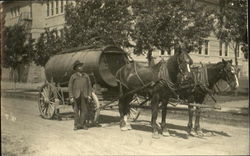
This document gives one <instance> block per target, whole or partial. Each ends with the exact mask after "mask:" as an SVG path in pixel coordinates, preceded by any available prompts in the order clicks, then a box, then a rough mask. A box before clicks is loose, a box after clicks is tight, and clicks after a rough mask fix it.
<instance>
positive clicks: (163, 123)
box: [161, 100, 170, 137]
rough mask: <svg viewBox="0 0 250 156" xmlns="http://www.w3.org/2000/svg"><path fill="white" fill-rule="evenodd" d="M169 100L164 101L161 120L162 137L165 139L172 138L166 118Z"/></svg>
mask: <svg viewBox="0 0 250 156" xmlns="http://www.w3.org/2000/svg"><path fill="white" fill-rule="evenodd" d="M167 103H168V102H167V100H162V115H161V117H162V119H161V128H162V135H163V136H165V137H168V136H170V134H169V131H168V128H167V124H166V116H167Z"/></svg>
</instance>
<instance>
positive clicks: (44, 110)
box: [38, 84, 55, 119]
mask: <svg viewBox="0 0 250 156" xmlns="http://www.w3.org/2000/svg"><path fill="white" fill-rule="evenodd" d="M38 108H39V112H40V115H41V116H42V117H43V118H45V119H52V118H53V116H54V115H55V95H54V92H53V90H52V86H51V85H49V84H45V85H43V86H42V88H41V90H40V92H39V101H38Z"/></svg>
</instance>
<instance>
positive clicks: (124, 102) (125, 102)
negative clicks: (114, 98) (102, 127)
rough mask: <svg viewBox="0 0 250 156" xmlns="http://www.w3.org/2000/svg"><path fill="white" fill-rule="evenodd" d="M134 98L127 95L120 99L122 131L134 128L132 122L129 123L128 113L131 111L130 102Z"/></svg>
mask: <svg viewBox="0 0 250 156" xmlns="http://www.w3.org/2000/svg"><path fill="white" fill-rule="evenodd" d="M131 100H132V97H126V98H121V99H119V104H118V106H119V113H120V117H121V120H120V128H121V130H122V131H126V130H130V129H132V128H131V126H130V124H129V123H128V121H127V119H128V113H129V103H130V101H131Z"/></svg>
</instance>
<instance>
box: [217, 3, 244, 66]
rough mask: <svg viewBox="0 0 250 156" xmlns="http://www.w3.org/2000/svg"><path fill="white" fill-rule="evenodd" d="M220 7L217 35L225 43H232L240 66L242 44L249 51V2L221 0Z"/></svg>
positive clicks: (236, 62) (236, 60)
mask: <svg viewBox="0 0 250 156" xmlns="http://www.w3.org/2000/svg"><path fill="white" fill-rule="evenodd" d="M219 7H220V11H219V12H218V14H217V18H218V23H217V28H218V31H217V32H216V35H217V37H218V39H220V40H222V41H223V42H227V43H229V42H231V43H232V46H233V49H234V54H235V64H236V65H238V59H237V56H238V52H239V46H240V44H244V45H245V48H246V49H247V41H246V38H247V37H246V34H247V0H237V1H236V0H220V3H219ZM243 50H244V49H243ZM245 51H246V52H247V50H245ZM246 55H247V54H246Z"/></svg>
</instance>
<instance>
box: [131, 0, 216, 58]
mask: <svg viewBox="0 0 250 156" xmlns="http://www.w3.org/2000/svg"><path fill="white" fill-rule="evenodd" d="M192 5H193V7H189V6H187V3H186V1H182V0H175V1H164V0H158V1H154V0H142V1H134V3H133V9H134V12H135V16H136V17H137V18H136V24H135V30H134V31H133V33H132V38H133V39H134V40H135V41H136V48H135V53H142V52H143V51H145V50H146V51H151V49H153V48H157V49H160V50H164V51H169V50H171V48H174V47H175V46H177V45H179V44H180V43H184V44H185V46H186V50H187V51H188V52H190V51H192V50H194V49H196V48H198V46H199V43H200V42H201V41H203V40H204V38H205V37H208V36H209V35H210V33H211V31H212V30H213V24H211V23H213V21H214V16H213V14H212V13H213V11H212V10H210V9H208V8H206V7H205V6H203V5H201V4H197V3H195V4H192Z"/></svg>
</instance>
